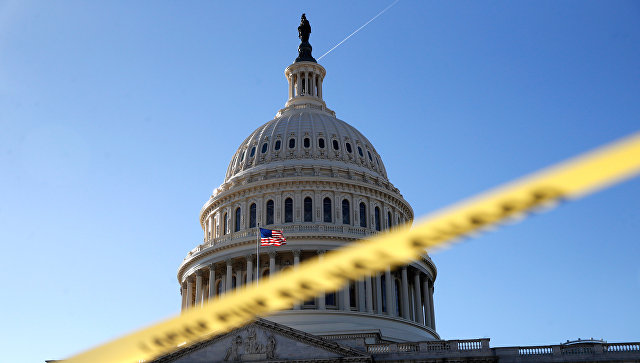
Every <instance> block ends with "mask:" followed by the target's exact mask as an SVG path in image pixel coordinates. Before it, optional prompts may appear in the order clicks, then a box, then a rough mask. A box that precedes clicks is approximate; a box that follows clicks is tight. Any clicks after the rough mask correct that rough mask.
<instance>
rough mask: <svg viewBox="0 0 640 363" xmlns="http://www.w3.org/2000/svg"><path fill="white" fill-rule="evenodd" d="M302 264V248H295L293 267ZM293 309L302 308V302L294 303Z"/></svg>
mask: <svg viewBox="0 0 640 363" xmlns="http://www.w3.org/2000/svg"><path fill="white" fill-rule="evenodd" d="M299 264H300V250H293V268H296V267H298V265H299ZM293 310H300V304H295V305H293Z"/></svg>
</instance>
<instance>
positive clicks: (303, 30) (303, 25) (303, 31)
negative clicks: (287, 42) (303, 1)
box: [298, 13, 311, 43]
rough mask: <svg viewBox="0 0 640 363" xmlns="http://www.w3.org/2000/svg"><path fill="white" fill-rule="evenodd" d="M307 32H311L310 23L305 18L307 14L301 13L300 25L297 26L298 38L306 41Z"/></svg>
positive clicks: (307, 39) (307, 37) (307, 40)
mask: <svg viewBox="0 0 640 363" xmlns="http://www.w3.org/2000/svg"><path fill="white" fill-rule="evenodd" d="M309 34H311V25H310V24H309V20H307V16H306V15H305V14H304V13H303V14H302V17H301V18H300V26H299V27H298V38H300V40H302V42H303V43H308V42H309Z"/></svg>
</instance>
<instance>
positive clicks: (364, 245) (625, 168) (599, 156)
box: [67, 133, 640, 363]
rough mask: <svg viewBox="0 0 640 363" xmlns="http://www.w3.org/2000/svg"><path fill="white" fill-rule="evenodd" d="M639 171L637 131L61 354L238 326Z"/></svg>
mask: <svg viewBox="0 0 640 363" xmlns="http://www.w3.org/2000/svg"><path fill="white" fill-rule="evenodd" d="M639 172H640V133H639V134H635V135H633V136H631V137H629V138H626V139H623V140H621V141H619V142H616V143H614V144H612V145H609V146H607V147H603V148H601V149H599V150H596V151H593V152H591V153H589V154H586V155H584V156H580V157H577V158H575V159H572V160H569V161H567V162H564V163H562V164H559V165H557V166H554V167H551V168H549V169H546V170H543V171H541V172H538V173H536V174H533V175H531V176H528V177H525V178H523V179H521V180H518V181H516V182H513V183H510V184H507V185H505V186H502V187H499V188H497V189H495V190H493V191H489V192H487V193H485V194H482V195H480V196H478V197H476V198H473V199H470V200H468V201H465V202H462V203H459V204H457V205H454V206H452V207H450V208H447V209H445V210H442V211H439V212H437V213H434V214H433V215H430V216H427V217H425V218H424V219H422V220H421V221H419V222H418V223H416V224H415V226H414V227H413V228H410V227H408V226H400V227H398V228H395V229H393V230H391V231H387V232H383V233H379V234H376V235H375V236H373V237H371V238H368V239H366V240H361V241H358V242H355V243H352V244H350V245H349V246H346V247H344V248H341V249H339V250H334V251H331V252H329V253H327V254H326V255H325V256H324V259H323V260H322V261H321V262H320V261H318V260H317V259H315V260H312V261H308V262H304V263H301V264H300V265H298V266H297V267H295V268H293V269H290V270H288V271H284V272H282V273H279V274H276V275H274V276H273V277H271V278H267V279H265V280H261V281H260V285H259V286H256V285H255V284H253V285H249V286H245V287H243V288H241V289H238V290H236V291H234V292H230V293H227V294H225V295H222V296H221V297H220V298H218V299H214V300H212V301H210V302H209V303H207V304H205V305H204V306H203V307H201V308H193V309H190V310H187V311H186V312H184V313H183V314H181V315H179V316H176V317H174V318H171V319H168V320H165V321H163V322H160V323H158V324H155V325H153V326H150V327H147V328H144V329H142V330H139V331H137V332H134V333H132V334H129V335H126V336H124V337H122V338H119V339H116V340H114V341H111V342H109V343H106V344H104V345H102V346H99V347H97V348H94V349H91V350H89V351H86V352H84V353H81V354H79V355H77V356H75V357H72V358H70V359H68V360H67V361H68V362H91V363H95V362H142V361H149V360H151V359H153V358H156V357H158V356H161V355H163V354H167V353H169V352H172V351H175V350H177V349H178V348H182V347H186V346H189V345H191V344H193V343H195V342H198V341H201V340H204V339H207V338H210V337H212V336H214V335H218V334H223V333H226V332H229V331H231V330H233V329H234V328H238V327H240V326H242V325H244V324H246V323H248V322H250V321H252V320H253V319H254V318H255V317H257V316H266V315H269V314H270V313H274V312H276V311H278V310H283V309H290V308H291V307H292V306H293V305H294V304H297V303H300V302H302V301H305V300H307V299H309V298H312V297H314V296H316V295H318V294H321V293H323V292H326V291H335V290H338V289H340V288H341V287H342V286H343V285H345V284H346V283H347V282H348V281H349V280H356V279H361V278H364V277H365V276H369V275H371V274H374V273H378V272H382V271H384V270H386V269H387V268H388V267H390V266H391V267H393V266H399V265H404V264H407V263H408V262H410V261H411V260H414V259H417V258H419V257H420V255H422V254H424V252H425V249H432V248H434V247H437V246H442V245H444V244H445V243H446V242H450V241H453V240H454V239H457V238H458V237H461V236H465V235H469V234H470V233H472V232H477V231H479V230H481V229H483V228H485V227H488V226H491V225H494V224H496V223H498V222H500V221H503V220H505V219H509V218H513V217H517V216H522V215H524V214H525V213H527V212H531V211H535V210H541V209H545V210H546V209H548V207H549V206H553V205H554V204H555V203H557V202H558V201H563V200H568V199H575V198H578V197H580V196H582V195H585V194H588V193H591V192H593V191H595V190H597V189H600V188H604V187H606V186H608V185H610V184H613V183H616V182H619V181H622V180H624V179H626V178H629V177H631V176H633V175H635V174H637V173H639Z"/></svg>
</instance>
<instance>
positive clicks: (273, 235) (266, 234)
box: [260, 228, 287, 246]
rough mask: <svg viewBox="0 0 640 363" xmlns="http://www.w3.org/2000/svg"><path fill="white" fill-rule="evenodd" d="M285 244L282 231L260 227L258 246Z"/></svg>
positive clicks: (285, 240)
mask: <svg viewBox="0 0 640 363" xmlns="http://www.w3.org/2000/svg"><path fill="white" fill-rule="evenodd" d="M284 244H287V239H286V238H284V235H283V234H282V231H278V230H275V229H274V230H272V229H264V228H260V246H282V245H284Z"/></svg>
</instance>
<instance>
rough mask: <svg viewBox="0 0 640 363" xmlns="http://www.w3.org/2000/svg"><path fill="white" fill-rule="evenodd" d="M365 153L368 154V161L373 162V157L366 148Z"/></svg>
mask: <svg viewBox="0 0 640 363" xmlns="http://www.w3.org/2000/svg"><path fill="white" fill-rule="evenodd" d="M367 154H368V155H369V161H370V162H373V159H372V158H371V151H369V150H367Z"/></svg>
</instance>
